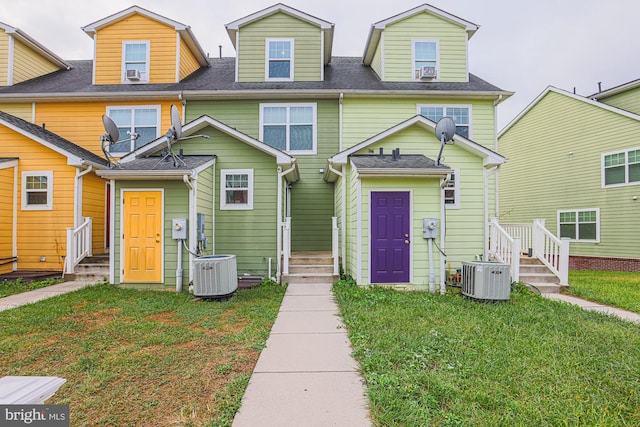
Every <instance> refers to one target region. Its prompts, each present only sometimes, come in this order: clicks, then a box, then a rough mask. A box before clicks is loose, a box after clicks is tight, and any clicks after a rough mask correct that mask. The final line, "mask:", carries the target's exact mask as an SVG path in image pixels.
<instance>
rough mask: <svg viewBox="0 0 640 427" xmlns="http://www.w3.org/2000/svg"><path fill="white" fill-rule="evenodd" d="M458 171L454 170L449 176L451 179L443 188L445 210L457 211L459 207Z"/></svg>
mask: <svg viewBox="0 0 640 427" xmlns="http://www.w3.org/2000/svg"><path fill="white" fill-rule="evenodd" d="M459 181H460V170H459V169H456V170H455V172H453V173H452V174H451V179H449V181H448V182H447V185H446V187H444V207H445V208H447V209H457V208H459V207H460V182H459Z"/></svg>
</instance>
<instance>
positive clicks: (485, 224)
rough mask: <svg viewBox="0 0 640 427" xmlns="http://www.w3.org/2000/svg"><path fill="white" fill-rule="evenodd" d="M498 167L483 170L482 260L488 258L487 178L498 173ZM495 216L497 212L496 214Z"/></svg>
mask: <svg viewBox="0 0 640 427" xmlns="http://www.w3.org/2000/svg"><path fill="white" fill-rule="evenodd" d="M498 169H500V165H498V166H494V167H493V169H491V170H486V169H485V170H484V174H483V175H484V259H485V260H487V258H488V257H489V176H490V175H493V174H495V173H497V172H498ZM496 214H497V212H496Z"/></svg>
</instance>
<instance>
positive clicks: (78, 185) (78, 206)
mask: <svg viewBox="0 0 640 427" xmlns="http://www.w3.org/2000/svg"><path fill="white" fill-rule="evenodd" d="M92 170H93V165H89V167H88V168H87V169H85V170H84V171H82V172H80V168H76V179H75V181H74V182H73V192H74V197H73V228H77V227H79V226H80V217H81V216H82V177H83V176H85V175H86V174H88V173H89V172H91V171H92Z"/></svg>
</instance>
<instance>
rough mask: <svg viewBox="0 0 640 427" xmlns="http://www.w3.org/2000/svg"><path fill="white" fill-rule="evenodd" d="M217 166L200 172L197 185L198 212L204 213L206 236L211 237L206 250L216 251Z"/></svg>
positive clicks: (194, 225)
mask: <svg viewBox="0 0 640 427" xmlns="http://www.w3.org/2000/svg"><path fill="white" fill-rule="evenodd" d="M215 173H216V169H215V167H213V166H212V167H210V168H207V169H206V170H204V171H202V172H200V173H199V174H198V181H197V185H196V189H197V193H196V213H202V214H204V216H205V221H204V232H205V237H206V238H207V239H209V242H208V246H207V248H205V251H206V252H209V253H215V239H214V234H213V231H214V228H213V224H214V218H215V210H214V201H215V200H214V197H215V181H216V178H215ZM196 226H197V224H193V225H192V227H196Z"/></svg>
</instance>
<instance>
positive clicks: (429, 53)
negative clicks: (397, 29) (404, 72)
mask: <svg viewBox="0 0 640 427" xmlns="http://www.w3.org/2000/svg"><path fill="white" fill-rule="evenodd" d="M438 50H439V46H438V42H437V41H435V40H414V41H413V79H414V80H425V79H426V80H432V79H436V78H437V77H438V71H439V70H438Z"/></svg>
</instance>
